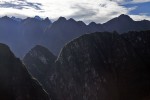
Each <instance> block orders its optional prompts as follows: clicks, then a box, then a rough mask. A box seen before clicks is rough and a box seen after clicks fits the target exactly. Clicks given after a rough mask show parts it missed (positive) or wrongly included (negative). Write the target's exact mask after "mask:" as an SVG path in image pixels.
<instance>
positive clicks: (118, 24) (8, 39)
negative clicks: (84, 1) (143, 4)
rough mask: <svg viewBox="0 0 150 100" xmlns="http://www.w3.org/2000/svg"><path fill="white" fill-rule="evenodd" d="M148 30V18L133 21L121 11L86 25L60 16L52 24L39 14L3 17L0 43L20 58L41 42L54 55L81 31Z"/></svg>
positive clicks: (80, 33) (149, 25)
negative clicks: (101, 21) (118, 14)
mask: <svg viewBox="0 0 150 100" xmlns="http://www.w3.org/2000/svg"><path fill="white" fill-rule="evenodd" d="M149 29H150V21H148V20H142V21H134V20H132V19H131V18H130V17H129V16H128V15H123V14H122V15H120V16H119V17H116V18H114V19H111V20H110V21H108V22H106V23H103V24H96V23H95V22H91V23H90V24H88V25H87V24H85V23H84V22H82V21H75V20H74V19H72V18H70V19H66V18H64V17H60V18H59V19H58V20H56V21H55V22H53V23H52V22H51V21H50V20H49V19H48V18H45V19H42V18H40V17H39V16H35V17H34V18H29V17H28V18H26V19H20V18H15V17H11V18H9V17H7V16H4V17H1V18H0V42H1V43H5V44H7V45H9V47H10V49H11V50H12V51H13V52H14V53H15V55H16V56H17V57H19V58H21V59H22V58H23V57H24V56H25V54H26V53H27V52H28V51H29V50H30V49H31V48H33V47H34V46H35V45H43V46H45V47H46V48H48V49H49V50H51V51H52V53H53V54H54V55H56V56H57V55H58V54H59V52H60V50H61V48H62V47H63V46H64V45H65V44H66V43H67V42H69V41H71V40H72V39H74V38H76V37H79V36H81V35H83V34H88V33H93V32H105V31H108V32H113V31H116V32H118V33H120V34H122V33H125V32H129V31H141V30H149Z"/></svg>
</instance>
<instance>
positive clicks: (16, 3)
mask: <svg viewBox="0 0 150 100" xmlns="http://www.w3.org/2000/svg"><path fill="white" fill-rule="evenodd" d="M41 6H42V4H41V3H32V2H28V1H26V0H12V1H8V0H7V1H1V2H0V7H1V8H13V9H21V10H22V9H29V8H34V9H36V10H42V9H41Z"/></svg>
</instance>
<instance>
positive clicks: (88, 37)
mask: <svg viewBox="0 0 150 100" xmlns="http://www.w3.org/2000/svg"><path fill="white" fill-rule="evenodd" d="M149 34H150V31H141V32H128V33H125V34H122V35H120V34H118V33H116V32H113V33H109V32H96V33H92V34H85V35H82V36H80V37H79V38H76V39H74V40H72V41H70V42H69V43H67V44H66V45H65V46H64V47H63V49H62V51H61V53H60V55H59V56H58V58H57V60H56V61H55V62H54V64H53V66H49V70H48V73H47V75H46V76H45V82H44V84H43V86H44V87H46V88H47V90H48V91H49V93H50V94H53V96H54V97H53V98H55V99H56V100H84V99H85V100H149V99H150V73H149V71H150V68H149V66H150V63H149V62H150V53H149V50H150V41H149V38H150V35H149ZM34 51H38V48H35V49H34ZM46 52H47V50H46ZM46 52H45V51H43V52H40V53H39V54H38V53H37V52H36V57H37V59H38V58H39V57H40V56H41V55H42V54H43V55H44V54H45V53H46ZM29 54H30V52H29V53H28V54H27V56H28V59H32V58H33V53H31V54H30V55H29ZM48 54H49V53H48ZM51 57H52V56H50V58H51ZM25 59H26V58H25ZM34 59H35V58H34ZM46 59H48V58H46ZM42 61H43V60H41V61H38V62H42ZM53 61H54V60H51V61H48V62H47V63H49V64H51V63H52V62H53ZM25 64H26V65H28V67H32V64H34V67H37V68H38V67H39V64H38V63H37V60H35V61H34V60H32V63H31V62H30V61H27V60H26V61H25ZM43 64H44V62H43ZM43 64H42V66H44V65H47V64H44V65H43ZM42 66H41V67H42ZM35 71H36V70H35ZM41 72H42V71H41ZM46 72H47V71H46ZM34 73H35V72H34ZM31 74H32V73H31Z"/></svg>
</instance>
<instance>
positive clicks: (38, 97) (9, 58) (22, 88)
mask: <svg viewBox="0 0 150 100" xmlns="http://www.w3.org/2000/svg"><path fill="white" fill-rule="evenodd" d="M0 99H1V100H50V99H49V96H48V94H47V93H46V92H45V91H44V90H43V88H42V86H41V85H40V84H39V83H38V81H37V80H35V79H34V78H33V77H32V76H31V75H30V74H29V73H28V71H27V69H26V67H25V66H24V65H23V64H22V63H21V61H20V60H19V59H18V58H16V57H15V56H14V55H13V53H12V52H11V51H10V49H9V48H8V47H7V46H6V45H4V44H0Z"/></svg>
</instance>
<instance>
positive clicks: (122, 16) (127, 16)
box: [118, 14, 133, 21]
mask: <svg viewBox="0 0 150 100" xmlns="http://www.w3.org/2000/svg"><path fill="white" fill-rule="evenodd" d="M118 19H124V20H130V21H133V19H132V18H131V17H130V16H129V15H125V14H121V15H120V16H119V17H118Z"/></svg>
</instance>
